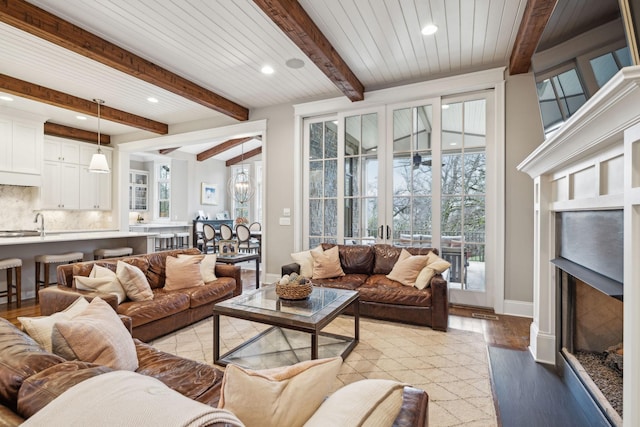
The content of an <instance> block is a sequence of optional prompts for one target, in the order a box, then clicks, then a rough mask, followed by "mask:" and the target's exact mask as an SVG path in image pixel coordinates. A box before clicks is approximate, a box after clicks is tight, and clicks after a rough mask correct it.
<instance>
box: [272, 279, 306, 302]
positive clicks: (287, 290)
mask: <svg viewBox="0 0 640 427" xmlns="http://www.w3.org/2000/svg"><path fill="white" fill-rule="evenodd" d="M312 291H313V285H312V284H311V283H310V282H307V283H303V284H296V285H292V284H286V285H281V284H280V283H276V295H278V297H279V298H282V299H289V300H300V299H305V298H308V297H309V295H311V292H312Z"/></svg>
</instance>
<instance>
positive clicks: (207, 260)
mask: <svg viewBox="0 0 640 427" xmlns="http://www.w3.org/2000/svg"><path fill="white" fill-rule="evenodd" d="M203 256H204V258H202V257H203ZM190 257H200V258H202V261H200V274H201V275H202V281H203V282H204V283H210V282H214V281H216V280H217V279H218V278H217V277H216V261H217V260H218V256H217V255H215V254H207V255H185V254H180V255H178V258H190Z"/></svg>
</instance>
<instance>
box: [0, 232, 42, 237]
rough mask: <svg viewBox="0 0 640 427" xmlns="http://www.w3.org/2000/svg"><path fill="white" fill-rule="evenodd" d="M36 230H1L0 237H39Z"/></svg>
mask: <svg viewBox="0 0 640 427" xmlns="http://www.w3.org/2000/svg"><path fill="white" fill-rule="evenodd" d="M39 235H40V232H39V231H36V230H0V237H31V236H39Z"/></svg>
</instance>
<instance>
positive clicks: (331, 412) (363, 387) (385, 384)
mask: <svg viewBox="0 0 640 427" xmlns="http://www.w3.org/2000/svg"><path fill="white" fill-rule="evenodd" d="M403 392H404V385H403V384H400V383H398V382H396V381H392V380H381V379H367V380H361V381H356V382H354V383H351V384H348V385H346V386H344V387H342V388H341V389H339V390H338V391H336V392H335V393H333V394H332V395H331V396H329V397H328V398H327V399H326V400H325V401H324V402H322V405H320V408H318V410H317V411H316V412H315V413H314V414H313V415H312V416H311V418H309V420H307V422H306V423H305V424H304V427H325V426H362V427H388V426H390V425H392V424H393V422H394V420H395V419H396V418H397V416H398V414H399V413H400V409H401V408H402V394H403Z"/></svg>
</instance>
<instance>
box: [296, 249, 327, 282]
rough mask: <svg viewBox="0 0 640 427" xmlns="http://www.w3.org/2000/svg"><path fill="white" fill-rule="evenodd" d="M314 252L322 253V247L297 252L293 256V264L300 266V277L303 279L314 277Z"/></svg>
mask: <svg viewBox="0 0 640 427" xmlns="http://www.w3.org/2000/svg"><path fill="white" fill-rule="evenodd" d="M312 251H316V252H320V253H322V246H317V247H315V248H314V249H311V250H308V251H302V252H296V253H293V254H291V259H292V260H293V262H295V263H297V264H298V265H299V266H300V275H301V276H302V277H308V278H310V277H311V276H312V275H313V256H312V255H311V252H312Z"/></svg>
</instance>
